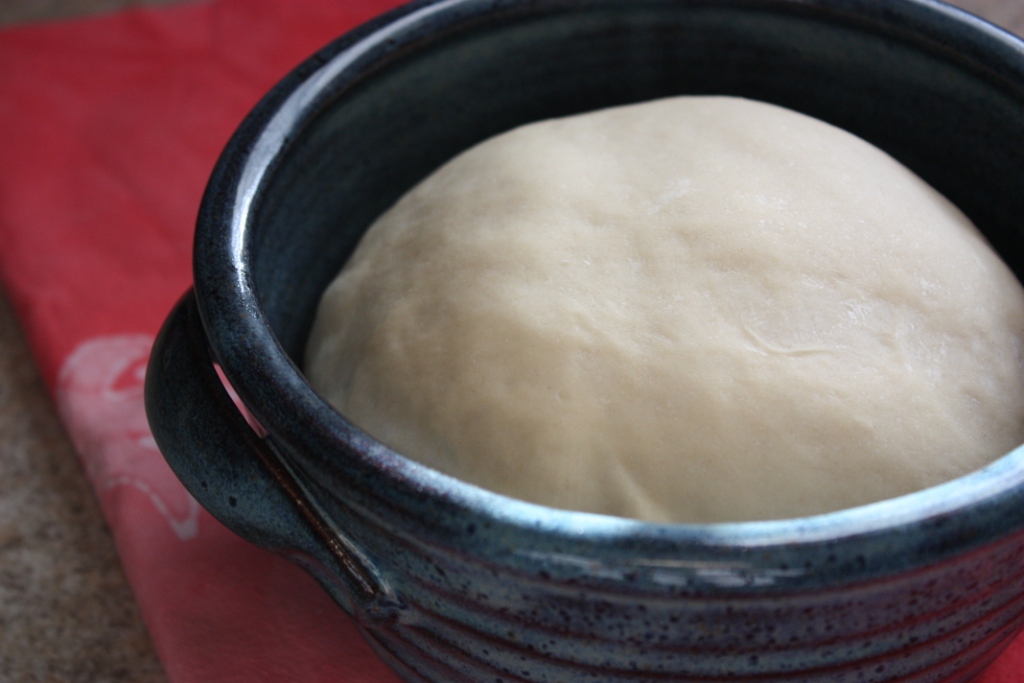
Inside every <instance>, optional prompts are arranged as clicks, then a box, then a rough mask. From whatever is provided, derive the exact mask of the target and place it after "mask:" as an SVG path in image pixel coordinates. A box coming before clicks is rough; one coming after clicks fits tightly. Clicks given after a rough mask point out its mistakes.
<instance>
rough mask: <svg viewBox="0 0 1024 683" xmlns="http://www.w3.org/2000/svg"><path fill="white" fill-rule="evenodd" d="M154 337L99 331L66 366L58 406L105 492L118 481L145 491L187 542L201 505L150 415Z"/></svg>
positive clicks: (97, 485)
mask: <svg viewBox="0 0 1024 683" xmlns="http://www.w3.org/2000/svg"><path fill="white" fill-rule="evenodd" d="M152 346H153V338H152V337H150V336H148V335H141V334H140V335H124V336H112V337H97V338H95V339H90V340H88V341H86V342H83V343H82V344H80V345H79V346H78V348H76V349H75V350H74V352H73V353H71V355H69V356H68V358H67V360H65V361H64V366H63V367H62V368H61V371H60V380H59V382H58V387H57V404H58V409H59V410H60V414H61V418H62V419H63V420H64V424H65V425H66V426H67V428H68V431H69V432H70V434H71V441H72V442H73V443H74V445H75V449H76V450H77V451H78V454H79V456H80V457H81V458H82V462H83V463H84V465H85V471H86V474H87V475H88V477H89V480H90V481H91V482H92V485H93V487H94V488H95V489H96V492H97V494H98V495H100V497H101V498H102V496H103V495H104V494H105V493H106V492H108V491H110V490H111V489H113V488H114V487H117V486H132V487H134V488H136V489H138V490H139V491H141V492H142V493H144V494H146V496H147V497H148V498H149V500H150V501H151V502H152V503H153V507H154V508H156V510H157V512H159V513H160V514H161V515H162V516H163V517H164V519H166V520H167V522H168V524H170V527H171V530H172V531H173V532H174V533H175V535H177V537H178V538H180V539H181V540H187V539H190V538H193V537H195V535H196V533H197V532H198V520H199V504H198V503H197V502H196V501H195V499H194V498H193V497H192V496H191V495H190V494H189V493H188V491H186V490H185V488H184V487H183V486H182V485H181V482H179V481H178V479H177V478H176V477H175V476H174V473H173V472H171V469H170V467H168V465H167V463H166V462H165V461H164V459H163V456H161V455H160V451H159V450H158V449H157V446H156V442H155V441H154V440H153V434H152V432H150V430H149V423H148V422H147V421H146V409H145V405H144V403H143V383H144V380H145V376H146V362H147V361H148V359H149V352H150V349H151V348H152Z"/></svg>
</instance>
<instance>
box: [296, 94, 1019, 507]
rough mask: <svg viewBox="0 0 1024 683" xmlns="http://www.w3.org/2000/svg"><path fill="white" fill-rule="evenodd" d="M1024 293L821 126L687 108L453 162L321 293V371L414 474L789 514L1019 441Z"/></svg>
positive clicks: (926, 481) (515, 488) (535, 133)
mask: <svg viewBox="0 0 1024 683" xmlns="http://www.w3.org/2000/svg"><path fill="white" fill-rule="evenodd" d="M1022 332H1024V292H1022V289H1021V286H1020V285H1019V283H1018V282H1017V280H1016V278H1015V277H1014V275H1013V274H1012V273H1011V272H1010V271H1009V269H1008V268H1007V267H1006V266H1005V265H1004V264H1003V263H1002V261H1000V259H999V258H998V257H997V256H996V255H995V254H994V253H993V251H992V249H991V248H990V247H989V246H988V244H987V243H986V242H985V240H984V239H983V238H982V237H981V236H980V234H979V233H978V231H977V230H976V229H975V228H974V226H973V225H972V224H971V223H970V221H969V220H968V219H967V218H966V217H965V216H964V215H963V214H962V213H961V212H960V211H958V210H957V209H956V208H955V207H954V206H953V205H952V204H951V203H950V202H949V201H947V200H946V199H944V198H943V197H942V196H940V195H939V194H938V193H936V192H935V190H933V189H932V188H931V187H929V186H928V185H927V184H925V183H924V182H923V181H922V180H921V179H919V178H918V177H917V176H915V175H914V174H912V173H911V172H910V171H908V170H907V169H906V168H904V167H903V166H902V165H900V164H899V163H897V162H896V161H895V160H893V159H892V158H890V157H889V156H887V155H886V154H885V153H883V152H881V151H880V150H878V149H877V148H875V147H873V146H871V145H869V144H868V143H866V142H864V141H862V140H860V139H859V138H857V137H854V136H853V135H850V134H849V133H846V132H844V131H842V130H839V129H837V128H835V127H833V126H830V125H828V124H825V123H823V122H821V121H817V120H815V119H812V118H809V117H807V116H804V115H802V114H798V113H796V112H793V111H789V110H786V109H783V108H780V107H776V106H773V105H768V104H764V103H758V102H753V101H748V100H742V99H737V98H727V97H680V98H670V99H665V100H658V101H653V102H648V103H644V104H638V105H633V106H626V107H618V108H613V109H607V110H603V111H598V112H594V113H589V114H585V115H580V116H573V117H569V118H564V119H558V120H550V121H544V122H541V123H535V124H531V125H527V126H524V127H522V128H519V129H516V130H513V131H511V132H508V133H505V134H503V135H499V136H497V137H495V138H493V139H490V140H488V141H486V142H484V143H482V144H480V145H478V146H476V147H474V148H472V149H470V150H468V151H466V152H464V153H463V154H461V155H459V156H458V157H456V158H455V159H453V160H452V161H450V162H449V163H447V164H446V165H444V166H443V167H442V168H441V169H439V170H438V171H436V172H435V173H434V174H433V175H431V176H430V177H428V178H427V179H426V180H424V181H423V182H422V183H420V184H419V185H418V186H417V187H415V188H414V189H413V190H411V191H410V192H409V193H408V194H407V195H406V196H404V197H403V198H402V199H401V200H400V201H399V202H398V203H397V204H396V205H395V206H394V207H393V208H392V209H390V210H389V211H388V212H387V213H385V214H384V215H383V216H381V217H380V219H379V220H378V221H377V222H376V223H375V224H374V226H373V227H372V228H371V229H370V230H369V232H368V233H367V234H366V235H365V237H364V238H363V240H362V242H361V243H360V245H359V247H358V249H357V250H356V252H355V254H354V255H353V256H352V258H351V260H350V261H349V263H348V264H347V265H346V266H345V268H344V269H343V271H342V272H341V274H340V275H339V276H338V278H337V279H336V280H335V281H334V282H333V284H331V285H330V287H329V288H328V289H327V291H326V292H325V294H324V296H323V300H322V302H321V304H320V308H319V312H318V315H317V319H316V323H315V325H314V327H313V330H312V335H311V338H310V340H309V345H308V352H307V357H306V371H307V375H308V378H309V381H310V382H311V383H312V385H313V387H314V388H315V389H316V390H317V391H318V392H320V393H321V394H322V395H323V396H324V397H325V398H326V399H327V400H328V401H330V402H331V403H332V404H333V405H334V406H336V407H337V409H338V410H339V411H340V412H341V413H342V414H343V415H345V416H346V417H347V418H348V419H350V420H351V421H352V422H353V423H355V424H356V425H358V426H360V427H361V428H363V429H364V430H366V431H367V432H368V433H370V434H371V435H373V436H374V437H376V438H377V439H379V440H380V441H382V442H383V443H385V444H387V445H388V446H390V447H391V448H393V449H394V450H396V451H398V452H400V453H403V454H404V455H407V456H408V457H410V458H413V459H415V460H418V461H420V462H422V463H424V464H426V465H429V466H430V467H433V468H436V469H438V470H441V471H443V472H446V473H449V474H451V475H453V476H455V477H458V478H460V479H463V480H465V481H468V482H472V483H475V484H477V485H479V486H481V487H484V488H487V489H490V490H493V491H497V492H500V493H504V494H507V495H509V496H514V497H516V498H521V499H524V500H528V501H533V502H536V503H541V504H544V505H549V506H554V507H558V508H566V509H572V510H584V511H591V512H598V513H606V514H611V515H619V516H624V517H635V518H639V519H644V520H651V521H659V522H719V521H734V520H758V519H772V518H788V517H797V516H804V515H811V514H816V513H823V512H827V511H832V510H837V509H841V508H846V507H850V506H856V505H861V504H865V503H870V502H873V501H878V500H882V499H885V498H890V497H893V496H898V495H901V494H905V493H909V492H912V491H915V490H918V489H921V488H925V487H928V486H932V485H934V484H938V483H940V482H943V481H946V480H948V479H951V478H954V477H957V476H960V475H963V474H966V473H968V472H971V471H972V470H975V469H977V468H979V467H981V466H983V465H985V464H987V463H989V462H990V461H992V460H994V459H995V458H997V457H999V456H1000V455H1003V454H1004V453H1006V452H1008V451H1009V450H1011V449H1013V448H1014V447H1016V446H1017V445H1018V444H1020V443H1021V442H1022V441H1024V381H1022V378H1024V374H1022V366H1021V336H1022Z"/></svg>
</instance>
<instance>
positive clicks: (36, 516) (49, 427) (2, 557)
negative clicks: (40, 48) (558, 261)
mask: <svg viewBox="0 0 1024 683" xmlns="http://www.w3.org/2000/svg"><path fill="white" fill-rule="evenodd" d="M148 1H149V2H153V1H154V0H148ZM160 1H162V2H168V1H174V0H160ZM331 1H344V0H331ZM881 1H884V0H881ZM131 4H140V3H139V2H138V0H136V1H135V2H132V0H0V25H6V24H11V23H14V22H20V21H38V20H44V19H48V18H54V17H66V16H73V15H80V14H83V13H86V12H89V11H108V10H112V9H117V8H119V7H125V6H128V5H131ZM954 4H956V5H958V6H960V7H963V8H965V9H968V10H970V11H973V12H975V13H976V14H979V15H981V16H983V17H985V18H987V19H989V20H990V21H993V22H995V23H997V24H999V25H1001V26H1003V27H1004V28H1008V29H1010V30H1012V31H1016V32H1017V33H1019V34H1021V33H1024V0H957V1H956V2H955V3H954ZM164 680H166V679H165V677H164V675H163V673H162V671H161V669H160V665H159V663H158V662H157V659H156V655H155V653H154V651H153V646H152V644H151V642H150V640H149V637H148V635H147V634H146V631H145V628H144V626H143V625H142V621H141V619H140V616H139V611H138V608H137V607H136V605H135V603H134V601H133V599H132V596H131V592H130V590H129V588H128V586H127V583H126V582H125V578H124V574H123V573H122V571H121V568H120V566H119V564H118V561H117V556H116V553H115V551H114V548H113V543H112V540H111V537H110V532H109V530H108V529H107V527H106V526H105V525H104V522H103V519H102V517H101V515H100V511H99V507H98V505H97V503H96V501H95V500H94V498H93V496H92V491H91V489H90V488H89V485H88V483H87V482H86V480H85V476H84V474H83V472H82V469H81V467H80V465H79V463H78V460H77V459H76V457H75V455H74V453H73V452H72V450H71V445H70V443H69V442H68V438H67V436H66V434H65V433H64V430H63V429H62V427H61V425H60V423H59V421H58V420H57V416H56V414H55V412H54V409H53V406H52V404H51V402H50V400H49V397H48V396H47V394H46V391H45V389H44V387H43V384H42V381H41V380H40V378H39V374H38V372H37V371H36V369H35V366H34V365H33V363H32V359H31V356H30V355H29V351H28V349H27V347H26V345H25V340H24V337H23V336H22V333H21V330H20V328H19V327H18V324H17V321H16V320H15V319H14V317H13V314H12V312H11V308H10V305H9V304H8V303H7V300H6V299H5V298H3V297H2V295H0V681H4V682H5V683H20V682H22V681H25V682H35V681H40V682H43V683H64V682H78V681H81V682H83V683H86V682H90V683H91V682H93V681H98V682H104V683H105V682H116V681H133V682H137V683H157V682H159V681H164Z"/></svg>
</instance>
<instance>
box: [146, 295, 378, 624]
mask: <svg viewBox="0 0 1024 683" xmlns="http://www.w3.org/2000/svg"><path fill="white" fill-rule="evenodd" d="M146 415H147V417H148V419H149V423H150V427H151V429H152V431H153V437H154V439H155V440H156V443H157V445H158V446H159V448H160V452H161V453H163V455H164V458H165V459H166V460H167V462H168V464H169V465H170V467H171V469H172V470H173V471H174V473H175V474H176V475H177V476H178V478H179V479H180V480H181V482H182V483H183V484H184V485H185V488H186V489H188V491H189V493H191V494H192V495H193V496H194V497H195V498H196V500H197V501H198V502H199V504H200V505H202V506H203V507H204V508H206V510H207V511H208V512H209V513H210V514H212V515H213V516H214V517H215V518H217V519H218V520H219V521H220V522H221V523H223V524H224V525H225V526H226V527H228V528H229V529H231V530H232V531H234V532H235V533H236V534H238V535H239V536H241V537H242V538H244V539H246V540H248V541H250V542H251V543H254V544H256V545H258V546H260V547H263V548H267V549H269V550H272V551H275V552H277V553H279V554H282V555H284V556H286V557H288V559H290V560H292V561H294V562H296V563H297V564H299V565H300V566H302V567H303V568H304V569H306V570H307V571H309V572H310V573H312V574H313V575H314V576H315V577H316V578H317V579H319V580H320V582H321V583H322V584H324V587H325V588H327V590H328V592H330V593H331V595H332V596H333V597H334V598H335V600H336V601H338V602H339V603H341V605H342V606H343V607H344V608H345V609H346V610H347V611H348V612H349V613H350V614H355V613H357V612H358V613H359V615H360V616H361V617H364V618H365V617H370V619H371V620H375V619H382V618H383V619H387V616H386V613H388V612H392V611H393V608H394V607H396V606H397V605H396V602H397V601H396V600H395V599H394V596H393V594H392V592H391V590H390V589H389V586H388V584H387V582H386V581H384V580H383V578H382V577H381V576H380V574H379V573H378V572H377V571H376V569H375V568H374V567H373V566H372V565H371V564H370V563H369V562H368V561H367V558H365V557H364V556H363V554H362V553H361V552H360V551H359V549H358V548H356V547H355V546H354V545H353V544H352V543H351V542H350V541H348V540H347V539H346V538H345V537H344V536H343V535H341V534H340V533H338V532H337V531H336V530H334V529H333V528H332V527H331V525H330V524H329V523H328V522H327V521H326V520H324V519H323V518H322V517H321V516H320V515H319V514H318V513H317V511H316V507H315V506H314V505H312V504H311V502H310V501H309V500H308V499H307V497H306V496H305V495H304V494H303V492H302V489H301V487H300V486H299V485H298V483H297V482H296V481H295V479H294V477H292V475H291V473H290V472H289V471H288V468H287V467H286V466H285V465H284V464H283V463H282V462H281V460H280V459H279V457H278V456H277V455H276V454H275V453H274V452H273V450H272V448H271V446H270V445H269V444H268V443H267V442H266V441H265V440H264V439H263V438H261V436H260V435H258V434H257V433H256V432H255V431H253V429H252V428H251V427H250V426H249V424H248V423H247V422H246V420H245V418H244V417H243V416H242V414H241V413H240V412H239V410H238V408H237V407H236V406H235V404H234V403H233V401H232V400H231V398H230V396H229V395H228V393H227V391H226V390H225V388H224V385H223V384H222V383H221V380H220V378H219V377H218V375H217V373H216V371H215V369H214V366H213V361H212V359H211V357H210V352H209V348H208V343H207V340H206V335H205V332H204V330H203V327H202V322H201V320H200V318H199V311H198V308H197V303H196V298H195V295H194V293H193V291H192V290H189V291H188V292H186V294H185V295H184V296H183V297H182V298H181V299H180V300H179V301H178V303H177V305H176V306H175V307H174V309H173V310H172V311H171V314H170V316H168V318H167V321H166V322H165V323H164V326H163V328H162V329H161V330H160V334H159V335H158V336H157V339H156V343H155V344H154V345H153V351H152V353H151V355H150V359H149V366H148V368H147V370H146Z"/></svg>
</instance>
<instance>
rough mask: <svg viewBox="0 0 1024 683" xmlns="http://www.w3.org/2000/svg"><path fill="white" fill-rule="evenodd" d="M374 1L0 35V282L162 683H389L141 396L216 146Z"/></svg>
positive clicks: (1010, 662)
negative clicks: (207, 503)
mask: <svg viewBox="0 0 1024 683" xmlns="http://www.w3.org/2000/svg"><path fill="white" fill-rule="evenodd" d="M392 4H395V2H394V0H348V1H343V0H334V1H333V2H332V1H327V0H216V1H213V2H207V3H203V4H193V5H185V6H177V7H171V8H164V9H151V10H141V9H134V10H129V11H126V12H123V13H121V14H117V15H113V16H107V17H102V18H94V19H87V20H80V21H75V22H67V23H58V24H50V25H41V26H33V27H26V28H17V29H13V30H8V31H5V32H2V33H0V277H2V281H3V284H4V285H5V286H6V289H7V293H8V295H9V296H10V298H11V300H12V302H13V304H14V306H15V308H16V310H17V313H18V316H19V317H20V320H21V322H22V325H23V326H24V329H25V332H26V334H27V336H28V339H29V342H30V344H31V346H32V348H33V350H34V352H35V356H36V359H37V360H38V362H39V365H40V367H41V369H42V373H43V377H44V378H45V380H46V383H47V385H48V386H49V388H50V391H51V392H52V395H53V397H54V399H55V401H56V403H57V405H58V407H59V410H60V413H61V415H62V418H63V420H64V422H65V424H66V425H67V427H68V431H69V433H70V434H71V437H72V439H73V441H74V444H75V447H76V449H77V451H78V453H79V455H80V456H81V458H82V462H83V464H84V466H85V468H86V471H87V473H88V476H89V478H90V480H91V481H92V483H93V485H94V487H95V489H96V493H97V495H98V496H99V498H100V500H101V502H102V505H103V510H104V513H105V515H106V518H107V521H108V522H109V524H110V527H111V529H112V530H113V533H114V537H115V540H116V543H117V547H118V551H119V553H120V556H121V559H122V562H123V564H124V568H125V571H126V573H127V575H128V580H129V581H130V582H131V585H132V587H133V589H134V591H135V595H136V597H137V599H138V601H139V604H140V606H141V609H142V615H143V618H144V619H145V621H146V625H147V626H148V628H149V632H150V634H151V635H152V637H153V641H154V643H155V645H156V649H157V652H158V654H159V656H160V659H161V661H162V662H163V665H164V667H165V668H166V671H167V674H168V677H169V678H170V680H171V682H172V683H186V682H190V681H210V682H214V681H216V682H218V683H222V682H225V681H244V682H245V683H258V682H259V681H303V682H304V683H305V682H315V681H333V682H345V683H363V682H366V683H370V682H375V683H382V682H395V681H397V680H398V679H397V678H396V676H395V675H394V674H393V673H391V672H390V671H389V670H388V669H387V668H386V667H385V666H384V665H383V664H382V663H381V662H380V661H379V660H378V659H377V658H376V656H375V655H374V654H373V653H372V652H371V651H370V649H369V648H368V646H367V645H366V644H365V643H364V642H363V641H362V639H361V638H360V636H359V634H358V633H357V631H356V629H355V627H354V626H353V624H352V622H351V621H350V620H349V619H348V617H346V616H345V615H344V613H343V612H342V611H341V610H340V609H338V608H337V607H335V606H334V604H333V603H331V602H330V600H329V599H328V598H327V596H326V594H325V593H324V592H323V591H322V590H321V589H320V588H319V586H317V585H316V584H315V582H314V581H313V580H312V579H311V578H309V577H308V576H307V575H306V574H305V573H304V572H302V571H300V570H299V569H297V568H295V567H293V566H292V565H291V564H289V563H288V562H287V561H285V560H283V559H281V558H278V557H276V556H274V555H271V554H270V553H267V552H264V551H263V550H260V549H258V548H255V547H253V546H251V545H249V544H248V543H246V542H244V541H242V540H241V539H239V538H237V537H236V536H234V535H233V534H232V533H230V532H229V531H227V530H226V529H225V528H224V527H222V526H221V525H220V524H219V523H218V522H216V521H215V520H214V519H213V518H211V517H210V516H209V515H208V514H206V513H205V512H204V511H203V510H201V509H200V508H199V506H198V505H197V504H196V502H195V501H194V500H193V499H192V498H191V496H189V495H188V494H187V493H186V492H185V490H184V489H183V488H182V487H181V485H180V484H179V483H178V482H177V480H176V479H175V478H174V475H173V474H172V473H171V472H170V470H169V469H168V467H167V465H166V464H165V463H164V461H163V458H162V457H161V456H160V454H159V453H158V452H157V450H156V447H155V444H154V443H153V439H152V436H151V435H150V433H149V429H148V427H147V425H146V420H145V415H144V412H143V406H142V380H143V372H144V369H145V363H146V360H147V357H148V354H149V348H150V345H151V343H152V340H153V337H154V335H155V334H156V331H157V330H158V329H159V326H160V324H161V323H162V321H163V319H164V317H165V316H166V315H167V313H168V311H169V310H170V308H171V306H172V305H173V303H174V302H175V300H176V299H177V298H178V297H179V296H180V295H181V294H182V293H183V292H184V291H185V289H186V288H187V287H188V286H189V283H190V279H191V263H190V251H191V239H192V229H193V223H194V219H195V215H196V211H197V207H198V205H199V199H200V196H201V193H202V190H203V187H204V185H205V182H206V179H207V176H208V175H209V173H210V170H211V168H212V166H213V164H214V161H215V159H216V157H217V155H218V153H219V152H220V150H221V148H222V147H223V145H224V144H225V142H226V141H227V139H228V136H229V135H230V134H231V132H232V130H233V129H234V127H235V126H236V125H237V124H238V123H239V121H240V120H241V119H242V117H243V116H244V115H245V113H246V111H247V110H248V109H249V108H250V107H251V106H252V105H253V104H255V102H256V101H257V99H258V98H259V97H260V96H261V95H262V94H263V93H264V92H265V91H266V90H268V89H269V88H270V87H271V86H272V85H273V84H274V82H276V81H277V80H278V79H279V78H280V77H282V76H283V75H284V74H285V73H286V72H287V71H288V70H289V69H290V68H292V67H293V66H295V65H296V64H297V63H298V62H299V61H301V60H302V59H303V58H304V57H306V56H307V55H309V54H311V53H312V52H313V51H314V50H316V49H317V48H319V47H320V46H322V45H323V44H325V43H326V42H328V41H329V40H330V39H332V38H334V37H335V36H337V35H339V34H340V33H342V32H344V31H346V30H348V29H349V28H351V27H353V26H355V25H356V24H358V23H361V22H362V21H365V20H366V19H369V18H370V17H372V16H374V15H375V14H378V13H380V12H382V11H384V10H385V9H388V8H389V7H390V6H391V5H392ZM1022 667H1024V639H1019V640H1018V641H1017V642H1016V643H1015V645H1014V646H1012V647H1011V648H1010V650H1008V651H1007V652H1006V653H1005V654H1004V655H1003V656H1002V657H1001V658H1000V659H999V660H998V661H997V663H996V664H995V665H994V666H993V667H992V668H991V669H989V671H988V672H987V673H986V674H985V675H984V676H983V677H982V679H981V680H982V681H983V682H984V683H1022V682H1024V670H1022ZM567 683H568V682H567Z"/></svg>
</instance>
